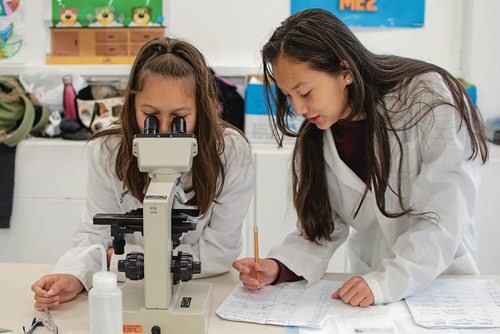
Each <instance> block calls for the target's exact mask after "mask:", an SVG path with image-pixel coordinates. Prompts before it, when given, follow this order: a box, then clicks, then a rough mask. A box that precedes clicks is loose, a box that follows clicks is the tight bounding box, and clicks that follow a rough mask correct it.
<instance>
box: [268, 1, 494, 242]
mask: <svg viewBox="0 0 500 334" xmlns="http://www.w3.org/2000/svg"><path fill="white" fill-rule="evenodd" d="M280 55H283V56H286V57H288V58H291V59H294V60H297V61H299V62H306V63H308V64H309V65H310V66H311V68H313V69H315V70H319V71H324V72H327V73H331V74H339V73H341V72H342V71H348V72H349V73H350V75H351V76H352V79H353V80H352V83H351V84H350V85H349V86H348V88H347V96H348V103H349V106H350V109H351V112H350V114H349V115H348V116H347V117H346V121H349V120H352V119H356V118H357V117H360V116H362V115H363V117H366V122H367V132H368V133H367V135H366V136H365V138H366V139H365V145H364V146H365V152H360V154H363V155H364V158H365V159H364V160H365V161H366V165H365V168H366V180H365V182H366V189H365V192H364V194H363V197H362V199H361V200H360V202H359V203H358V205H359V206H361V204H362V201H363V199H364V197H365V196H366V194H367V192H368V190H369V189H371V190H372V191H373V193H374V194H375V198H376V202H377V206H378V208H379V209H380V211H381V212H382V213H383V214H384V215H385V216H386V217H391V218H395V217H401V216H403V215H413V214H425V213H415V212H414V210H413V209H412V208H410V207H405V205H404V203H403V198H402V196H401V168H402V162H403V150H402V143H401V140H400V138H399V136H398V132H400V131H402V130H406V129H408V128H411V127H413V126H415V125H416V124H417V123H418V122H419V120H421V119H422V117H424V116H425V115H426V114H428V113H429V112H431V111H432V110H433V108H435V107H436V106H439V105H443V104H447V105H450V106H452V107H453V108H454V109H455V110H456V112H457V113H458V114H459V117H460V119H461V122H462V123H464V124H465V126H466V130H467V133H468V136H469V138H470V147H471V155H470V156H469V159H474V158H476V156H477V155H478V154H480V156H481V159H482V161H483V162H485V161H486V159H487V157H488V150H487V145H486V142H485V139H484V136H483V135H482V127H481V121H480V118H479V116H478V111H477V109H476V107H475V106H474V104H473V103H472V101H471V100H470V98H469V96H468V95H467V94H466V93H465V91H464V89H463V87H462V85H461V84H460V83H459V82H458V81H457V80H456V79H455V78H454V77H453V76H451V75H450V74H449V73H448V72H447V71H445V70H444V69H442V68H440V67H438V66H436V65H432V64H429V63H426V62H423V61H418V60H414V59H408V58H402V57H397V56H381V55H375V54H373V53H371V52H370V51H368V50H367V49H366V48H365V47H364V46H363V45H362V44H361V43H360V42H359V40H358V39H357V38H356V37H355V36H354V34H353V33H352V32H351V31H350V30H349V29H348V28H347V27H346V26H345V25H344V24H343V23H342V21H340V20H339V19H338V18H337V17H336V16H335V15H333V14H331V13H329V12H327V11H325V10H321V9H311V10H305V11H303V12H300V13H297V14H295V15H292V16H290V17H289V18H287V19H286V20H285V21H284V22H282V23H281V25H280V26H279V27H278V28H277V29H276V30H275V32H274V33H273V35H272V36H271V38H270V39H269V41H268V42H267V43H266V44H265V45H264V47H263V50H262V59H263V68H264V84H265V87H266V92H267V94H266V98H267V104H268V108H269V110H271V104H274V105H275V106H276V113H275V115H273V114H271V113H270V118H271V121H272V125H273V132H274V137H275V138H276V140H277V142H278V144H279V145H280V146H281V145H282V143H283V137H284V136H292V137H297V141H296V144H295V148H294V152H293V160H292V186H293V188H292V189H293V202H294V206H295V209H296V211H297V215H298V218H299V221H300V224H301V226H302V230H303V233H305V235H306V237H307V238H308V239H310V240H312V241H316V242H319V241H321V240H330V234H331V233H332V232H333V230H334V225H333V221H332V208H331V206H330V202H329V199H328V191H327V182H326V175H325V159H324V156H323V131H322V130H320V129H318V128H317V127H316V126H315V125H314V124H311V123H309V122H304V123H303V124H302V126H301V128H300V129H299V131H298V133H297V132H294V131H293V130H292V129H291V127H290V126H289V122H288V120H289V117H291V116H292V111H291V110H290V108H289V104H288V102H287V98H286V96H285V95H284V94H283V93H282V92H281V90H279V89H274V88H273V83H274V81H275V80H274V77H273V73H272V63H273V62H274V61H276V59H277V58H278V57H279V56H280ZM428 72H435V73H438V74H439V75H440V76H441V77H442V79H443V81H444V83H445V85H446V86H447V88H448V89H449V91H450V93H451V95H452V98H453V103H450V102H447V101H445V100H443V99H442V98H438V97H436V99H435V101H433V102H431V103H429V104H427V105H426V106H425V109H426V110H425V111H424V112H423V113H422V114H421V115H419V116H418V117H413V118H412V119H411V120H410V121H408V122H406V123H405V124H404V126H403V127H399V128H395V125H394V124H393V123H392V122H391V118H392V117H393V116H394V115H395V113H397V112H404V111H405V110H408V109H409V108H411V106H412V105H413V104H416V103H418V101H417V98H416V97H415V96H414V97H411V96H406V95H405V96H403V95H402V94H399V93H400V92H402V91H403V90H402V89H403V88H405V87H407V86H408V84H409V82H410V81H411V80H412V79H413V78H414V77H416V76H417V75H419V74H423V73H428ZM424 90H425V89H423V90H422V91H420V92H415V94H416V95H418V94H420V93H425V92H424ZM426 91H427V92H429V91H428V90H426ZM389 93H394V94H396V95H397V94H399V95H397V96H398V98H399V99H400V100H404V101H406V102H407V103H409V104H410V106H409V107H408V108H405V109H404V110H391V107H389V106H386V105H385V103H384V100H383V98H384V96H386V94H389ZM434 96H436V95H434ZM462 125H463V124H462ZM389 133H391V134H394V137H395V138H396V142H397V144H398V146H399V150H400V152H401V155H400V158H399V163H398V165H397V171H398V184H397V189H392V187H391V186H390V185H389V172H390V166H391V152H390V145H389ZM388 189H389V190H390V191H392V192H394V193H395V194H396V195H397V196H398V200H399V207H400V209H401V210H400V212H388V211H387V209H386V202H385V193H386V191H387V190H388ZM359 206H358V209H359ZM354 212H357V210H354Z"/></svg>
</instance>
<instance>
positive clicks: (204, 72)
mask: <svg viewBox="0 0 500 334" xmlns="http://www.w3.org/2000/svg"><path fill="white" fill-rule="evenodd" d="M151 74H154V75H161V76H165V77H171V78H176V79H187V80H190V81H192V82H193V87H194V89H195V94H194V95H195V99H196V126H195V130H194V133H195V134H196V137H197V139H198V155H196V157H194V159H193V167H192V169H191V172H190V173H191V175H192V182H193V183H192V188H190V189H185V190H186V192H187V191H191V190H193V191H194V196H193V197H192V198H190V200H189V201H188V204H190V205H197V206H198V207H199V209H200V211H201V213H206V212H207V210H208V209H209V208H210V206H211V205H212V202H213V201H214V199H215V198H216V196H217V195H219V194H220V192H221V190H222V186H223V184H224V178H225V170H224V164H223V163H222V161H221V158H220V155H221V154H222V153H223V152H224V138H223V132H224V129H225V128H226V127H231V126H230V125H229V124H227V123H225V122H224V121H222V120H221V119H220V118H219V113H218V111H217V105H216V100H217V95H216V92H217V91H216V87H215V83H214V78H213V76H212V74H211V72H210V70H209V69H208V67H207V64H206V62H205V58H204V57H203V55H202V54H201V53H200V52H199V51H198V50H197V49H196V48H195V47H194V46H192V45H191V44H189V43H187V42H185V41H181V40H177V39H171V38H168V37H165V38H161V39H158V38H157V39H154V40H152V41H150V42H148V43H146V44H145V45H144V46H143V47H142V48H141V50H140V51H139V54H138V55H137V57H136V59H135V62H134V64H133V66H132V71H131V74H130V77H129V80H128V84H127V91H126V94H125V102H124V105H123V108H122V110H121V112H120V116H119V121H118V124H119V125H120V126H119V127H117V128H112V129H109V130H105V131H102V132H98V133H97V134H96V135H95V136H94V138H95V137H102V136H106V137H107V138H110V137H111V136H118V138H119V140H120V144H119V145H118V147H117V148H118V152H117V157H116V167H115V172H116V175H117V176H118V178H119V179H120V180H121V181H122V182H123V184H124V187H125V190H126V191H128V192H130V193H131V194H132V196H134V197H135V198H137V199H138V200H139V201H141V202H142V201H143V199H144V191H145V189H146V186H147V184H148V182H149V178H148V176H147V173H141V172H140V171H139V168H138V166H137V158H136V157H135V156H134V155H133V154H132V141H133V138H134V135H135V134H137V133H139V131H140V130H139V127H138V125H137V122H136V118H135V96H136V94H137V92H140V91H141V89H143V86H144V81H145V78H147V77H148V76H149V75H151ZM231 128H232V127H231Z"/></svg>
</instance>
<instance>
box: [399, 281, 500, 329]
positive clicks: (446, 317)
mask: <svg viewBox="0 0 500 334" xmlns="http://www.w3.org/2000/svg"><path fill="white" fill-rule="evenodd" d="M405 301H406V304H407V305H408V308H409V310H410V312H411V315H412V316H413V319H414V320H415V322H416V323H417V324H418V325H420V326H423V327H427V328H495V327H500V287H499V286H498V285H497V284H496V283H495V282H494V281H492V280H472V279H438V280H435V281H434V282H432V283H431V285H430V287H429V288H427V289H426V290H424V291H423V292H421V293H419V294H417V295H414V296H412V297H408V298H406V299H405Z"/></svg>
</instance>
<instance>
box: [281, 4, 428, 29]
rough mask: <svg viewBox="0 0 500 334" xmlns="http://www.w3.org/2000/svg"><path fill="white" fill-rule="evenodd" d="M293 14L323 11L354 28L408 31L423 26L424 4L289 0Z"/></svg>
mask: <svg viewBox="0 0 500 334" xmlns="http://www.w3.org/2000/svg"><path fill="white" fill-rule="evenodd" d="M290 1H291V11H292V14H295V13H297V12H300V11H303V10H305V9H309V8H322V9H325V10H328V11H329V12H331V13H333V14H335V15H336V16H337V17H338V18H339V19H341V20H342V21H343V22H344V23H345V24H346V25H348V26H351V27H407V28H420V27H423V25H424V11H425V0H290Z"/></svg>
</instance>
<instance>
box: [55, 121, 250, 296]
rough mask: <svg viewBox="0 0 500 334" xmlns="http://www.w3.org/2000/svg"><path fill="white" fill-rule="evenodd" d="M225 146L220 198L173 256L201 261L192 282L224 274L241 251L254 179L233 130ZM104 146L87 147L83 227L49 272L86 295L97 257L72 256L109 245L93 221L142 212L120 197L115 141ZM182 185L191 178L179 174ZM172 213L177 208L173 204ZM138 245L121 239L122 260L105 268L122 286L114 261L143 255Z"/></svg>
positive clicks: (106, 232)
mask: <svg viewBox="0 0 500 334" xmlns="http://www.w3.org/2000/svg"><path fill="white" fill-rule="evenodd" d="M224 141H225V151H224V153H223V156H222V161H223V163H224V167H225V170H226V177H225V182H224V187H223V189H222V192H221V193H220V195H219V196H218V197H217V198H216V202H217V203H215V202H214V203H213V205H212V207H211V208H210V211H209V212H208V213H207V214H205V215H204V216H203V217H202V218H201V219H199V220H198V224H197V228H196V230H194V231H189V232H187V233H186V234H184V235H183V237H182V238H181V244H180V245H179V246H178V247H177V248H175V252H174V253H177V251H182V252H183V253H184V252H186V253H190V254H192V255H193V257H194V260H196V261H201V263H202V265H201V268H202V269H201V270H202V272H201V274H199V275H195V278H199V277H205V276H211V275H216V274H220V273H223V272H226V271H228V270H229V269H230V268H231V264H232V262H233V261H234V260H235V259H236V258H237V257H238V255H239V254H240V252H241V249H242V233H241V228H242V224H243V220H244V219H245V216H246V213H247V210H248V207H249V205H250V200H251V198H252V195H253V192H254V184H255V180H254V178H255V173H254V167H253V162H252V157H251V152H250V146H249V144H248V142H247V141H246V140H245V139H244V138H243V137H242V136H241V135H239V134H238V133H237V132H236V131H234V130H232V129H227V130H226V131H225V133H224ZM109 143H110V144H108V145H107V146H109V149H108V148H107V147H106V145H103V139H102V138H100V139H97V140H92V141H90V142H89V144H88V162H89V163H88V164H89V174H88V182H87V196H86V207H85V210H84V212H83V214H82V222H81V224H80V226H79V227H78V230H77V232H76V235H75V237H74V239H73V244H74V248H72V249H70V250H69V251H68V252H67V253H66V254H64V255H63V256H62V257H61V258H60V259H59V261H58V263H57V264H56V267H55V269H54V273H69V274H73V275H75V276H76V277H78V278H79V279H80V281H81V282H82V283H83V285H84V286H85V288H86V289H90V287H91V286H92V275H93V273H95V272H96V271H99V270H100V269H101V260H100V259H101V258H100V256H99V253H98V252H97V251H93V252H91V253H87V254H86V255H84V256H83V257H81V258H77V255H78V254H80V253H81V252H82V251H83V250H85V249H86V248H87V247H88V246H90V245H92V244H96V243H99V244H102V245H103V246H104V247H105V248H106V249H107V248H108V247H110V246H111V245H112V238H111V236H110V227H109V226H98V225H93V224H92V218H93V216H94V215H95V214H97V213H126V212H129V211H130V210H133V209H137V208H141V207H142V203H140V202H139V201H138V200H137V199H135V198H134V197H132V196H131V195H130V194H128V193H126V192H125V191H124V189H123V184H122V182H121V181H120V180H119V179H118V178H117V177H116V175H115V172H114V171H115V167H114V162H115V160H116V152H117V150H115V148H116V145H117V144H118V140H117V138H112V140H111V141H110V142H109ZM110 152H112V153H110ZM181 181H182V183H183V185H190V184H191V177H190V174H187V173H184V174H183V175H182V176H181ZM188 197H190V196H189V194H188ZM174 207H175V208H181V207H182V205H181V204H179V203H178V202H176V203H174ZM142 245H143V237H142V236H141V234H140V233H139V232H136V233H135V234H133V235H131V234H127V235H126V246H125V254H124V255H121V256H117V255H113V256H112V259H111V264H110V270H111V271H113V272H115V273H117V274H118V278H119V279H121V280H123V279H124V274H123V273H118V272H117V263H118V260H120V259H123V258H124V257H125V255H126V254H127V253H129V252H131V251H139V252H142Z"/></svg>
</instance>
